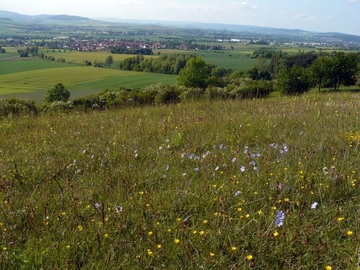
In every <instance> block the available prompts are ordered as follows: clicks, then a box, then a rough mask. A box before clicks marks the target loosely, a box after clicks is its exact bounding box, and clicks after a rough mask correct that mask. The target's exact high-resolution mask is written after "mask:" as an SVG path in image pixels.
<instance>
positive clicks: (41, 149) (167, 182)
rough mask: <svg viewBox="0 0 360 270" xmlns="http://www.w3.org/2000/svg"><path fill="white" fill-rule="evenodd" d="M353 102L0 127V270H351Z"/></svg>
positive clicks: (327, 99) (355, 160) (357, 201)
mask: <svg viewBox="0 0 360 270" xmlns="http://www.w3.org/2000/svg"><path fill="white" fill-rule="evenodd" d="M359 112H360V96H359V95H358V94H349V93H347V94H323V95H313V94H311V95H310V94H308V95H305V96H302V97H290V98H273V99H268V100H253V101H241V102H240V101H228V102H211V103H210V102H204V103H196V104H180V105H175V106H166V107H151V108H134V109H126V110H120V111H108V112H94V113H91V114H70V115H57V116H49V115H46V116H38V117H34V118H32V117H25V118H14V119H11V118H9V119H3V120H1V121H0V137H1V138H2V140H1V145H0V154H1V161H0V174H1V183H0V197H1V200H0V209H1V215H0V226H1V231H2V233H1V238H0V239H1V243H0V245H1V246H0V268H1V269H9V268H12V269H40V268H43V269H80V268H81V269H146V268H151V269H248V268H253V269H289V268H292V269H357V268H358V267H359V259H360V257H359V251H360V247H359V245H360V244H359V243H360V242H359V229H360V225H359V223H358V218H359V214H360V210H359V205H360V196H359V195H360V194H359V193H360V191H359V187H358V185H359V181H358V178H359V175H360V171H359V163H360V159H359V156H358V150H359V149H358V143H359V140H360V128H359V125H358V119H359V114H360V113H359Z"/></svg>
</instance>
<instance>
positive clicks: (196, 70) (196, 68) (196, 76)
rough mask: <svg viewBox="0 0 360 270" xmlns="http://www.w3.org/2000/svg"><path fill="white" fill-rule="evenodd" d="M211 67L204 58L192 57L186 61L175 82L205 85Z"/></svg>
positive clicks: (196, 86)
mask: <svg viewBox="0 0 360 270" xmlns="http://www.w3.org/2000/svg"><path fill="white" fill-rule="evenodd" d="M210 73H211V69H210V68H209V67H208V66H207V64H206V63H205V61H204V59H203V58H201V57H194V58H191V59H190V60H188V61H187V63H186V65H185V67H184V68H183V69H182V70H181V71H180V72H179V75H178V77H177V84H178V85H179V86H185V87H188V88H190V87H193V88H203V89H205V88H206V87H207V84H208V83H207V80H208V78H209V77H210Z"/></svg>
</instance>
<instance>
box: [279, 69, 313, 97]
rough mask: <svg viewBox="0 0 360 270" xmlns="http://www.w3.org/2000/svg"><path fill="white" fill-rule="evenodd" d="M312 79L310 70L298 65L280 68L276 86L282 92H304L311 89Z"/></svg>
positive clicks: (290, 93) (291, 93)
mask: <svg viewBox="0 0 360 270" xmlns="http://www.w3.org/2000/svg"><path fill="white" fill-rule="evenodd" d="M310 86H311V80H310V77H309V74H308V71H307V70H306V69H305V68H303V67H299V66H297V65H295V66H292V67H291V68H288V67H285V68H283V69H281V70H280V72H279V75H278V78H277V81H276V85H275V87H276V88H277V89H278V90H279V91H280V92H281V93H282V94H288V95H293V94H302V93H305V92H307V91H309V90H310Z"/></svg>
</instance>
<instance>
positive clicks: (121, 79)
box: [0, 59, 176, 101]
mask: <svg viewBox="0 0 360 270" xmlns="http://www.w3.org/2000/svg"><path fill="white" fill-rule="evenodd" d="M0 70H1V71H4V73H1V75H0V80H1V85H0V97H1V96H4V97H5V96H16V97H27V98H30V99H34V100H35V101H40V100H41V99H42V98H43V96H44V93H45V90H47V89H49V88H50V87H51V86H53V85H54V84H56V83H58V82H61V83H63V84H64V85H65V86H66V87H67V88H68V89H69V90H70V91H71V93H72V97H76V96H79V95H83V94H90V93H96V92H100V91H102V90H104V89H117V88H119V87H121V86H124V87H129V88H137V87H138V88H144V87H146V86H149V85H151V84H157V83H163V84H165V85H167V84H169V85H171V84H175V82H176V76H173V75H164V74H154V73H144V72H130V71H122V70H116V69H107V68H94V67H85V66H78V65H74V64H69V63H58V62H50V61H46V60H40V59H34V60H16V61H15V60H14V61H4V60H3V61H0Z"/></svg>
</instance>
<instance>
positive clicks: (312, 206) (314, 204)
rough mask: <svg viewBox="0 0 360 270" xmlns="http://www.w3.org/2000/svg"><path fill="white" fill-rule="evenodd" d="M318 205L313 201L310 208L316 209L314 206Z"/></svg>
mask: <svg viewBox="0 0 360 270" xmlns="http://www.w3.org/2000/svg"><path fill="white" fill-rule="evenodd" d="M317 206H318V203H317V202H314V203H313V204H312V205H311V207H310V208H311V209H316V207H317Z"/></svg>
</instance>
